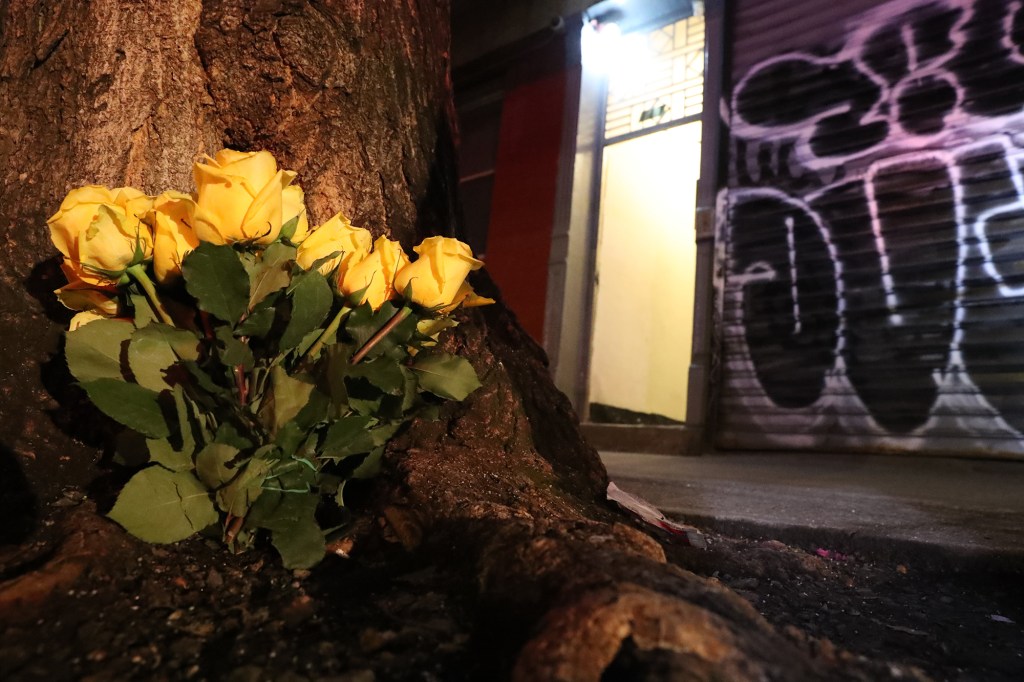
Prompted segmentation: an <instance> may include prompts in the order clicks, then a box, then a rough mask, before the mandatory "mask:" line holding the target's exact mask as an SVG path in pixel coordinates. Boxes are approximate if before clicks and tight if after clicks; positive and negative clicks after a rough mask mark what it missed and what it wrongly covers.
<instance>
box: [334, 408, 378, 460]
mask: <svg viewBox="0 0 1024 682" xmlns="http://www.w3.org/2000/svg"><path fill="white" fill-rule="evenodd" d="M374 421H375V420H374V418H373V417H342V418H341V419H338V420H337V421H335V422H333V423H332V424H331V426H330V428H328V429H327V435H326V436H325V437H324V442H323V445H322V446H321V450H322V452H323V456H324V457H330V458H340V457H346V456H348V455H353V454H358V453H360V452H367V451H369V449H370V447H372V445H369V446H368V447H365V448H364V449H360V448H361V447H362V444H363V443H367V442H368V441H369V438H368V437H367V434H366V431H367V429H368V428H369V426H370V424H372V423H373V422H374Z"/></svg>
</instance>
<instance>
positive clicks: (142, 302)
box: [129, 294, 157, 329]
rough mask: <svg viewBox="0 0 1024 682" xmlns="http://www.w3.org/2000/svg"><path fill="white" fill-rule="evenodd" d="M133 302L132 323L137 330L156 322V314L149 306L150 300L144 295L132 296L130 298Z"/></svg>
mask: <svg viewBox="0 0 1024 682" xmlns="http://www.w3.org/2000/svg"><path fill="white" fill-rule="evenodd" d="M129 299H130V300H131V302H132V310H133V311H134V312H133V314H132V323H133V324H134V325H135V328H136V329H142V328H143V327H145V326H146V325H147V324H149V323H150V322H155V321H156V319H157V318H156V314H155V313H154V312H153V307H152V306H151V305H149V299H147V298H146V297H145V296H143V295H142V294H132V295H131V296H129Z"/></svg>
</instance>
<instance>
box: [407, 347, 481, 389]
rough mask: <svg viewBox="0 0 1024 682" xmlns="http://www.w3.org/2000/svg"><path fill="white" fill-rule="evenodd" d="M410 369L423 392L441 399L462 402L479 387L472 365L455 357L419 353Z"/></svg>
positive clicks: (443, 354)
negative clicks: (415, 374) (416, 377)
mask: <svg viewBox="0 0 1024 682" xmlns="http://www.w3.org/2000/svg"><path fill="white" fill-rule="evenodd" d="M412 369H413V370H414V371H415V372H416V373H417V376H418V378H419V382H420V386H422V387H423V389H424V390H426V391H429V392H431V393H433V394H434V395H436V396H440V397H442V398H449V399H451V400H462V399H463V398H465V397H466V396H467V395H469V394H470V393H472V392H473V391H475V390H476V389H478V388H480V386H481V384H480V379H478V378H477V376H476V371H475V370H474V369H473V365H471V364H469V361H468V360H466V359H465V358H460V357H458V356H456V355H448V354H447V353H436V354H435V353H431V354H425V353H420V354H419V355H417V356H416V359H415V361H414V362H413V363H412Z"/></svg>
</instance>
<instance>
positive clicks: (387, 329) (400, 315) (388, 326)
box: [351, 307, 412, 365]
mask: <svg viewBox="0 0 1024 682" xmlns="http://www.w3.org/2000/svg"><path fill="white" fill-rule="evenodd" d="M410 313H412V308H409V307H405V308H402V309H401V310H399V311H398V312H397V313H395V314H394V316H393V317H392V318H391V319H390V320H388V321H387V322H386V323H385V324H384V326H383V327H381V328H380V329H378V330H377V333H376V334H374V335H373V336H371V337H370V340H369V341H367V342H366V343H364V344H363V347H362V348H360V349H359V350H357V351H356V354H355V355H353V356H352V360H351V363H352V364H353V365H355V364H358V363H359V361H360V360H362V359H363V358H365V357H366V354H367V353H369V352H370V350H371V349H372V348H373V347H374V346H376V345H377V344H378V343H379V342H380V340H381V339H383V338H384V337H385V336H387V335H388V334H389V333H391V330H392V329H394V328H395V327H397V326H398V325H399V324H401V322H402V320H404V319H405V318H407V317H409V314H410Z"/></svg>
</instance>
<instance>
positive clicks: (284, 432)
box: [274, 421, 306, 457]
mask: <svg viewBox="0 0 1024 682" xmlns="http://www.w3.org/2000/svg"><path fill="white" fill-rule="evenodd" d="M305 438H306V432H305V431H304V430H303V429H302V427H300V426H299V425H298V424H296V423H295V422H293V421H291V422H287V423H285V424H284V425H283V426H282V427H281V428H280V429H278V431H277V437H276V438H275V439H274V443H275V444H276V445H277V446H278V447H279V448H281V455H282V456H284V457H291V456H292V455H294V454H295V453H296V451H297V450H298V449H299V446H300V445H302V441H303V440H305Z"/></svg>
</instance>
